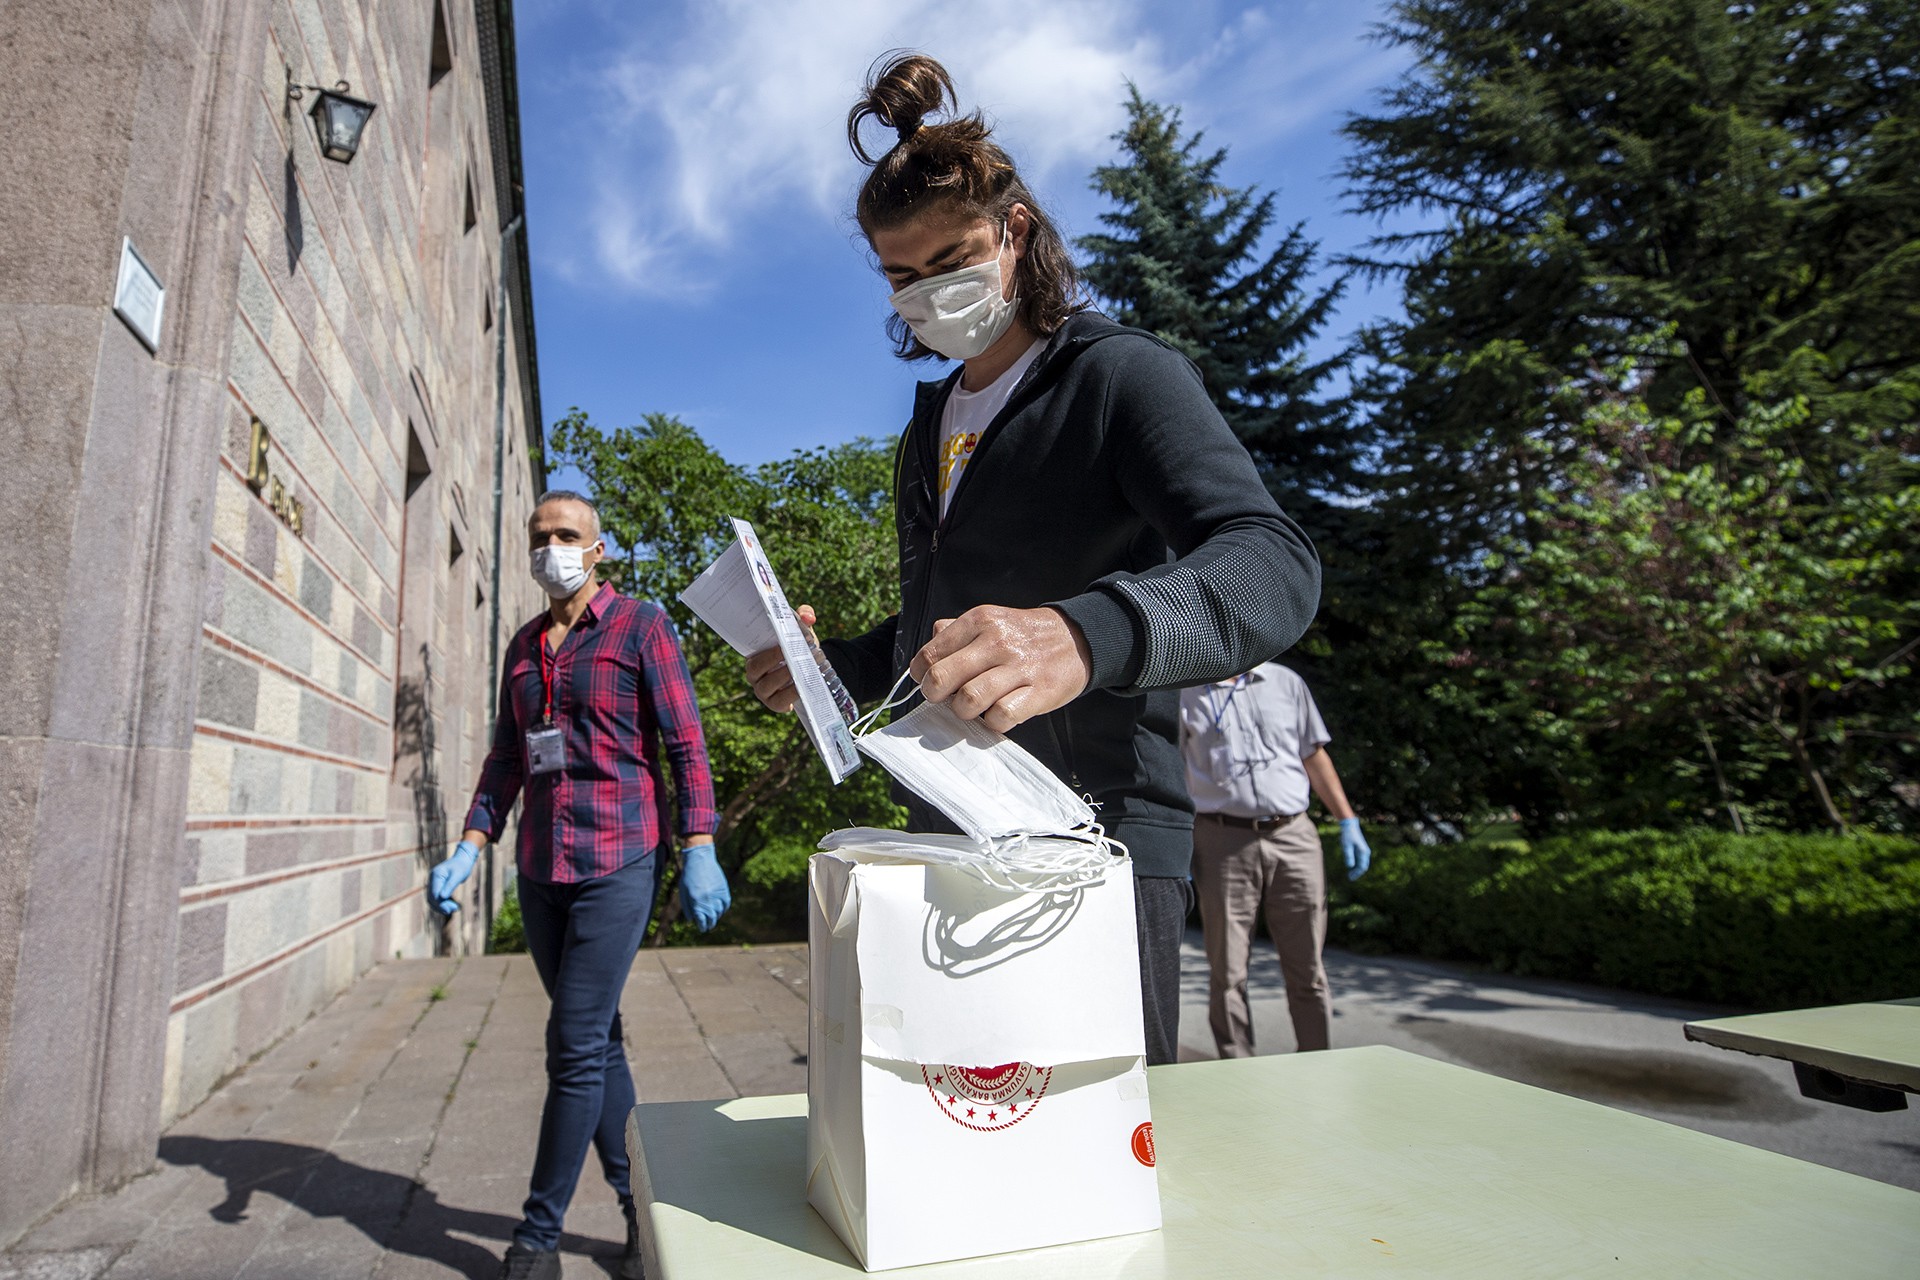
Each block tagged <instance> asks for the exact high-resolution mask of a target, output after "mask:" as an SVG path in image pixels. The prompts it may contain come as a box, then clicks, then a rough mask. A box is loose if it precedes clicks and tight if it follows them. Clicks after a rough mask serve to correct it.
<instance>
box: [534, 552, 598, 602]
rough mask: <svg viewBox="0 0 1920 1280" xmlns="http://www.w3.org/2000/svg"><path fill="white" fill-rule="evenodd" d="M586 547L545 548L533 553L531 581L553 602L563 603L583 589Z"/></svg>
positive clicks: (585, 579) (586, 573)
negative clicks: (551, 598) (561, 601)
mask: <svg viewBox="0 0 1920 1280" xmlns="http://www.w3.org/2000/svg"><path fill="white" fill-rule="evenodd" d="M587 550H588V548H586V547H560V546H554V545H552V544H548V545H547V546H544V547H535V548H534V549H533V565H532V568H533V580H534V581H535V582H537V583H539V584H540V589H541V590H542V591H544V592H546V593H547V594H548V595H549V596H551V597H553V598H554V599H555V600H564V599H566V598H567V597H568V596H570V595H572V594H573V593H574V592H576V591H578V590H579V589H580V588H582V587H584V586H586V585H587V575H588V574H589V573H591V572H592V570H590V569H588V568H587V565H586V555H587Z"/></svg>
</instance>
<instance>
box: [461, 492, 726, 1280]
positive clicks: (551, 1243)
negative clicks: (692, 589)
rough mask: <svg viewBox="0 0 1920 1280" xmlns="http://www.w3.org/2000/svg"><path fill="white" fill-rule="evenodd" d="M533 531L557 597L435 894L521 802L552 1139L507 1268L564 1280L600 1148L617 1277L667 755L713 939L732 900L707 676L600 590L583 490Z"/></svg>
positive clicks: (505, 695) (518, 650)
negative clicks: (626, 1009)
mask: <svg viewBox="0 0 1920 1280" xmlns="http://www.w3.org/2000/svg"><path fill="white" fill-rule="evenodd" d="M527 532H528V534H529V535H530V541H531V544H532V548H533V552H532V562H533V563H532V570H533V577H534V580H535V581H536V582H538V583H539V584H540V586H541V588H542V589H543V590H545V591H546V593H547V595H548V596H549V597H550V598H551V600H552V604H551V605H550V606H549V608H548V609H547V611H546V612H545V613H542V614H541V615H540V616H538V617H536V618H534V619H533V620H532V621H531V622H529V623H527V625H526V626H524V627H522V628H521V629H520V632H519V634H518V635H516V636H514V638H513V641H512V643H511V644H509V645H508V646H507V651H506V655H505V660H504V662H503V663H502V668H501V688H500V714H499V717H498V718H497V720H496V721H495V724H494V731H493V749H492V750H491V751H489V752H488V753H487V759H486V763H485V765H484V766H482V768H481V770H480V784H479V786H478V787H477V788H476V789H475V792H474V797H473V807H472V809H471V810H470V811H469V812H468V814H467V830H466V833H465V835H464V837H463V838H462V839H461V841H460V844H459V845H458V847H456V849H455V850H454V854H453V856H452V857H451V858H449V859H447V860H446V861H445V862H443V863H441V864H440V865H439V866H437V867H435V868H434V869H433V874H432V876H431V877H430V879H429V883H428V888H427V892H428V896H429V899H430V901H431V902H432V903H433V905H434V906H435V907H436V908H437V909H439V910H440V911H442V912H445V913H447V914H451V913H452V912H453V911H455V910H457V909H458V905H459V904H458V903H456V902H454V901H453V898H452V894H453V891H454V889H455V888H457V887H458V886H459V885H460V883H461V882H463V881H464V880H466V878H467V877H468V876H469V875H471V874H472V872H473V867H474V865H475V863H476V862H477V861H478V859H479V856H480V850H481V849H483V848H484V847H485V846H486V844H487V842H488V841H490V840H493V839H496V838H498V836H499V835H500V832H501V829H502V828H503V827H505V826H506V823H507V819H508V817H509V815H510V814H511V813H512V811H513V802H514V800H515V799H516V798H517V797H520V796H522V795H524V797H525V800H526V804H525V806H524V810H523V812H522V814H521V817H520V828H519V840H518V845H517V850H516V854H517V862H518V867H519V876H518V878H517V885H518V888H519V896H520V913H521V918H522V920H523V921H524V923H525V928H526V935H527V950H528V951H529V952H531V953H532V955H533V962H534V965H535V967H536V968H537V969H538V970H539V972H540V981H541V983H542V984H543V985H544V986H545V987H546V989H547V995H548V996H549V998H550V999H551V1000H552V1002H553V1004H552V1010H551V1012H550V1013H549V1015H548V1018H547V1102H546V1109H545V1111H544V1112H543V1113H542V1115H541V1118H540V1146H539V1151H538V1153H537V1154H536V1156H535V1157H534V1164H533V1177H532V1180H531V1188H530V1190H529V1193H528V1196H527V1201H526V1205H525V1207H524V1209H523V1217H522V1220H521V1223H520V1226H519V1227H518V1228H517V1229H516V1230H515V1231H514V1233H513V1243H512V1245H511V1246H509V1248H508V1249H507V1256H506V1259H505V1260H504V1262H503V1263H502V1266H501V1271H500V1274H501V1276H502V1277H513V1278H515V1280H522V1278H534V1277H558V1276H559V1274H560V1256H559V1253H558V1248H559V1243H560V1226H561V1222H562V1220H563V1219H564V1218H565V1216H566V1211H567V1205H568V1204H569V1203H570V1202H571V1201H572V1199H573V1191H574V1187H575V1184H576V1183H578V1181H579V1178H580V1169H581V1166H582V1165H583V1164H584V1163H585V1161H586V1155H587V1147H588V1145H589V1143H591V1144H592V1145H593V1146H594V1147H595V1148H596V1149H597V1150H598V1151H599V1153H600V1166H601V1169H602V1170H603V1171H604V1172H605V1174H606V1177H607V1181H608V1182H609V1183H611V1184H612V1185H613V1189H614V1191H615V1193H617V1194H618V1195H619V1197H620V1203H621V1206H622V1208H623V1209H624V1210H625V1211H626V1216H627V1258H626V1265H625V1267H623V1269H622V1272H621V1274H622V1275H631V1276H638V1275H639V1274H640V1253H639V1222H638V1216H637V1211H636V1209H635V1207H634V1202H633V1194H632V1191H631V1189H630V1185H629V1170H628V1162H627V1150H626V1121H627V1113H628V1112H629V1111H631V1110H632V1109H633V1105H634V1092H633V1077H632V1075H631V1074H630V1073H629V1072H628V1070H627V1056H626V1049H625V1044H624V1040H623V1030H622V1028H621V1025H620V992H621V989H622V988H623V987H624V986H625V984H626V979H627V973H628V971H629V970H630V969H631V968H632V966H633V957H634V953H635V952H636V951H637V950H638V949H639V946H640V940H641V938H642V936H643V935H644V934H645V933H646V929H647V919H648V916H649V915H650V914H651V912H652V909H653V897H654V890H655V886H656V885H657V883H658V876H659V871H660V863H661V860H662V859H663V858H664V857H665V856H666V853H667V850H666V848H665V845H664V839H665V835H664V828H665V825H666V823H665V821H664V818H665V813H664V810H665V808H666V805H665V789H664V780H663V778H662V777H661V773H660V768H661V758H662V756H663V755H664V756H665V758H666V762H667V764H668V765H669V766H670V767H671V768H672V770H673V782H674V791H675V794H676V795H677V798H678V800H679V811H680V821H679V833H680V844H681V846H682V849H683V851H684V865H683V867H682V870H681V876H680V894H681V902H682V904H683V906H684V907H685V909H686V911H687V914H688V915H689V916H690V917H691V918H692V919H693V920H694V922H695V923H696V924H697V925H698V926H699V927H700V928H701V929H702V930H705V929H709V928H711V927H712V926H713V924H714V922H715V921H717V920H718V919H719V918H720V915H721V913H722V912H724V911H725V910H726V909H727V906H728V905H729V895H728V891H727V882H726V877H725V876H723V875H722V874H721V871H720V866H719V863H718V862H717V861H715V859H714V853H713V831H714V828H715V827H716V826H717V825H718V823H719V815H718V814H717V813H716V812H715V810H714V801H713V780H712V776H711V774H710V773H709V772H708V769H707V746H706V740H705V738H704V737H703V736H702V734H701V731H700V708H699V704H698V703H697V702H696V700H695V698H694V691H693V679H692V677H691V676H690V675H688V673H687V664H686V662H685V660H684V659H683V658H682V657H681V656H680V644H679V641H678V640H677V639H676V638H675V637H674V634H673V627H672V625H671V624H670V623H669V622H668V621H667V615H666V613H665V611H664V610H662V609H661V608H660V607H659V606H658V605H654V604H643V603H641V602H640V601H637V600H633V599H629V598H628V597H626V596H623V595H621V594H620V593H619V592H618V591H616V590H615V589H614V588H613V587H611V586H607V585H605V584H603V583H600V582H597V581H595V579H594V573H593V571H594V566H595V565H597V564H598V563H599V561H600V559H601V558H602V557H603V556H604V555H605V554H606V548H605V544H604V543H602V542H601V539H600V515H599V512H598V511H596V510H595V509H594V506H593V504H592V503H591V502H589V501H588V500H587V499H586V498H584V497H582V496H581V495H580V494H577V493H573V492H571V491H568V490H554V491H552V492H549V493H546V494H542V495H541V497H540V501H539V503H538V504H537V505H536V507H535V508H534V512H533V516H532V518H531V519H530V520H529V521H528V523H527Z"/></svg>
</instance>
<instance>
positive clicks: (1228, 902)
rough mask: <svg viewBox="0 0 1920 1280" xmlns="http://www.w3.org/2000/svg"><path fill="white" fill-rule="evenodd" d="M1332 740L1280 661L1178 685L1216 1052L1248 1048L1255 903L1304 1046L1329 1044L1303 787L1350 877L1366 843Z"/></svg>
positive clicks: (1241, 1052) (1321, 933) (1322, 925)
mask: <svg viewBox="0 0 1920 1280" xmlns="http://www.w3.org/2000/svg"><path fill="white" fill-rule="evenodd" d="M1330 741H1332V736H1331V735H1330V734H1328V732H1327V726H1326V723H1325V722H1324V721H1322V720H1321V719H1320V709H1319V708H1318V707H1316V706H1315V705H1314V703H1313V694H1312V693H1310V692H1309V691H1308V689H1307V682H1306V681H1304V680H1302V679H1301V678H1300V677H1299V675H1298V674H1296V673H1295V672H1293V671H1292V670H1290V669H1288V668H1286V667H1283V666H1281V665H1280V664H1279V663H1277V662H1267V663H1262V664H1261V665H1260V666H1257V667H1255V668H1254V669H1253V670H1252V671H1249V672H1248V673H1247V674H1245V675H1242V676H1235V677H1234V678H1233V679H1231V680H1222V681H1219V682H1218V683H1215V684H1207V685H1200V686H1199V687H1197V688H1192V689H1186V690H1183V691H1182V692H1181V694H1180V751H1181V754H1182V755H1183V756H1185V757H1186V762H1187V787H1188V790H1189V791H1191V792H1192V794H1193V807H1194V824H1193V881H1194V889H1195V891H1196V894H1197V896H1198V898H1199V900H1200V923H1201V927H1202V928H1203V929H1204V930H1205V931H1206V941H1207V968H1208V970H1209V979H1210V980H1209V988H1210V989H1209V994H1208V1002H1207V1004H1208V1021H1209V1022H1210V1023H1211V1024H1212V1027H1213V1039H1214V1043H1215V1044H1216V1045H1217V1046H1218V1047H1219V1050H1220V1056H1221V1057H1223V1058H1244V1057H1249V1056H1251V1055H1252V1053H1253V1019H1252V1017H1251V1015H1250V1013H1249V1011H1248V1007H1247V962H1248V960H1249V959H1250V958H1251V955H1252V952H1253V930H1254V922H1255V920H1256V919H1257V918H1258V917H1259V916H1260V915H1261V914H1262V913H1264V914H1265V916H1266V919H1267V931H1268V932H1269V933H1271V934H1272V935H1273V942H1274V947H1275V949H1276V950H1278V951H1279V953H1280V973H1281V976H1282V977H1283V978H1285V979H1286V984H1287V1011H1288V1013H1290V1014H1291V1015H1292V1018H1293V1034H1294V1038H1295V1040H1296V1041H1297V1042H1298V1045H1299V1047H1300V1048H1301V1049H1324V1048H1326V1047H1327V1041H1328V1035H1329V1029H1330V1023H1331V1021H1332V1016H1333V1002H1332V1000H1331V998H1330V997H1329V995H1328V992H1327V971H1326V967H1325V966H1324V965H1323V964H1322V963H1321V960H1320V949H1321V947H1322V946H1324V945H1325V943H1326V939H1327V879H1326V868H1325V864H1324V863H1323V861H1322V858H1321V852H1320V835H1319V833H1318V832H1317V831H1316V830H1315V829H1314V825H1313V821H1312V819H1310V818H1308V817H1307V806H1308V804H1309V801H1310V793H1311V795H1317V796H1319V797H1320V801H1321V803H1323V804H1324V805H1326V807H1327V808H1328V809H1329V810H1330V811H1331V812H1332V814H1333V816H1334V818H1335V819H1337V820H1338V821H1339V823H1340V849H1341V853H1342V854H1343V855H1344V856H1345V859H1346V864H1347V878H1348V879H1349V880H1357V879H1359V878H1360V876H1361V875H1362V874H1364V873H1365V872H1366V869H1367V863H1368V861H1369V860H1370V859H1371V857H1372V851H1371V850H1370V849H1369V848H1368V847H1367V840H1366V837H1365V836H1363V835H1361V834H1360V820H1359V819H1358V818H1356V817H1354V816H1353V806H1352V805H1350V804H1348V803H1347V793H1346V790H1345V789H1344V788H1343V787H1342V786H1341V785H1340V775H1339V773H1338V772H1337V771H1336V770H1335V769H1334V767H1333V760H1332V759H1331V758H1330V757H1329V756H1328V755H1327V752H1326V745H1327V743H1328V742H1330Z"/></svg>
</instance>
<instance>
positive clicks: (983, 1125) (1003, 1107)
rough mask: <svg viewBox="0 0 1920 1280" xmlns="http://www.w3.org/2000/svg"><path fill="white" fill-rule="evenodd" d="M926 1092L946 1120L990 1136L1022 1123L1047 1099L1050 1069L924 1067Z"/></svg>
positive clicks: (1027, 1064)
mask: <svg viewBox="0 0 1920 1280" xmlns="http://www.w3.org/2000/svg"><path fill="white" fill-rule="evenodd" d="M920 1075H921V1078H922V1079H924V1080H925V1081H926V1082H927V1092H928V1093H930V1094H932V1095H933V1101H934V1103H935V1105H937V1106H938V1107H939V1108H940V1110H942V1111H944V1112H945V1113H946V1116H947V1119H949V1120H951V1121H953V1122H954V1123H955V1124H960V1125H965V1126H966V1127H967V1128H969V1129H979V1130H981V1131H982V1132H988V1133H990V1132H992V1131H993V1130H995V1129H1007V1128H1011V1127H1012V1126H1014V1125H1016V1124H1019V1123H1020V1122H1021V1121H1022V1120H1025V1119H1026V1118H1027V1116H1028V1115H1029V1114H1031V1112H1032V1111H1033V1109H1034V1108H1035V1107H1037V1106H1039V1105H1040V1099H1041V1098H1043V1097H1045V1096H1046V1093H1047V1082H1048V1081H1049V1080H1051V1079H1053V1068H1052V1067H1036V1066H1034V1065H1033V1064H1032V1063H1031V1062H1007V1063H1003V1064H1001V1065H1000V1066H997V1067H944V1066H923V1067H921V1068H920Z"/></svg>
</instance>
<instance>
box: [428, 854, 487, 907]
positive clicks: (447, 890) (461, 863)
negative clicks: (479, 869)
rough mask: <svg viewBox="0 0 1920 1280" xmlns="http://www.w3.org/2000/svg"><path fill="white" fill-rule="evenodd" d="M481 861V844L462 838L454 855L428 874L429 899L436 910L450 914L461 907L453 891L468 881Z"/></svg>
mask: <svg viewBox="0 0 1920 1280" xmlns="http://www.w3.org/2000/svg"><path fill="white" fill-rule="evenodd" d="M479 861H480V846H479V845H477V844H475V843H473V841H471V840H462V841H461V842H460V843H459V844H457V845H455V846H454V847H453V856H452V857H451V858H448V859H447V860H446V861H445V862H443V863H441V864H440V865H439V866H437V867H435V868H434V869H433V870H432V872H430V873H429V874H428V876H427V901H428V902H430V903H432V904H433V909H434V910H435V911H438V912H439V913H440V914H441V915H443V916H450V915H452V914H453V913H454V912H456V911H458V910H459V909H460V904H459V903H457V902H455V901H454V900H453V891H454V890H455V889H458V888H459V887H460V886H461V885H463V884H465V883H466V882H467V877H468V876H470V875H472V874H473V867H474V864H475V863H477V862H479Z"/></svg>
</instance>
